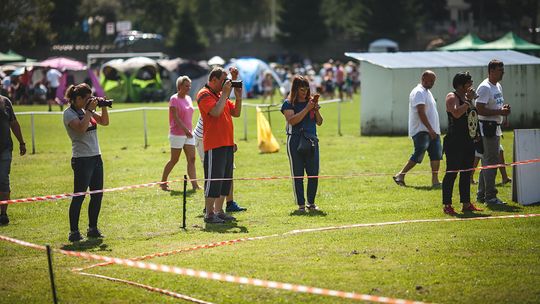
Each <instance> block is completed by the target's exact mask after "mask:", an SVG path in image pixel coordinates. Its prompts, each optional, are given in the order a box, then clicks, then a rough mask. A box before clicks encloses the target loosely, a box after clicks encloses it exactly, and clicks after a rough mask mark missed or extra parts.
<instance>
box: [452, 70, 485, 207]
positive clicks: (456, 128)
mask: <svg viewBox="0 0 540 304" xmlns="http://www.w3.org/2000/svg"><path fill="white" fill-rule="evenodd" d="M472 84H473V81H472V77H471V75H470V74H469V73H468V72H461V73H457V74H456V75H455V76H454V80H453V86H454V89H455V91H454V92H450V93H448V95H446V114H447V115H448V133H447V134H446V137H445V138H444V145H443V149H444V153H446V170H447V171H455V170H463V169H471V168H472V167H473V161H474V140H475V138H476V137H477V136H478V134H477V126H478V116H477V115H476V112H475V110H474V106H473V104H472V102H473V99H474V97H475V95H476V93H475V92H474V90H473V89H472ZM471 174H472V171H463V172H460V173H459V199H460V202H461V203H462V204H463V209H462V211H463V212H466V211H482V210H481V209H478V208H476V207H475V206H474V205H473V204H472V203H471ZM456 177H457V172H446V174H445V175H444V179H443V184H442V202H443V205H444V207H443V212H444V213H446V214H448V215H456V214H457V213H456V211H455V210H454V208H453V207H452V191H453V189H454V182H455V180H456Z"/></svg>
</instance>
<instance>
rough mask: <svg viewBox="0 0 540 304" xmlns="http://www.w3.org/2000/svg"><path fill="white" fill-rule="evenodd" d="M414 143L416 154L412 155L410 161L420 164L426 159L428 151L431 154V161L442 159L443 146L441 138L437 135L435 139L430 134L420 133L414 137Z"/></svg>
mask: <svg viewBox="0 0 540 304" xmlns="http://www.w3.org/2000/svg"><path fill="white" fill-rule="evenodd" d="M412 140H413V143H414V152H413V154H412V155H411V158H410V160H412V161H413V162H415V163H417V164H419V163H421V162H422V160H423V159H424V154H425V153H426V151H427V152H428V154H429V159H430V160H432V161H434V160H441V159H442V146H441V136H440V135H437V137H436V138H435V139H431V137H429V133H428V132H423V131H422V132H418V133H416V134H415V135H414V136H413V137H412Z"/></svg>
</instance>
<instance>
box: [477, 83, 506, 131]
mask: <svg viewBox="0 0 540 304" xmlns="http://www.w3.org/2000/svg"><path fill="white" fill-rule="evenodd" d="M476 94H478V98H477V99H476V104H479V103H482V104H485V105H486V109H490V110H500V109H502V107H503V105H504V97H503V93H502V86H501V84H500V83H497V84H492V83H491V82H489V79H488V78H486V79H485V80H484V81H482V83H481V84H480V85H479V86H478V89H476ZM478 119H479V120H489V121H495V122H497V123H498V124H502V122H503V116H502V115H490V116H484V115H478ZM480 132H481V133H482V135H484V134H483V132H482V122H480ZM496 135H497V136H501V135H502V130H501V126H497V133H496Z"/></svg>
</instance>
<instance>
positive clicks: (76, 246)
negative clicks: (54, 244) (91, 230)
mask: <svg viewBox="0 0 540 304" xmlns="http://www.w3.org/2000/svg"><path fill="white" fill-rule="evenodd" d="M61 248H62V249H63V250H70V251H88V250H92V249H95V248H99V251H110V249H109V245H107V244H103V239H94V238H91V239H85V240H84V241H81V242H75V243H71V244H67V245H64V246H62V247H61Z"/></svg>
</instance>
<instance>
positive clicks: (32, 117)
mask: <svg viewBox="0 0 540 304" xmlns="http://www.w3.org/2000/svg"><path fill="white" fill-rule="evenodd" d="M30 126H31V129H32V154H36V136H35V133H36V132H35V129H34V114H33V113H32V114H30Z"/></svg>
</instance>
